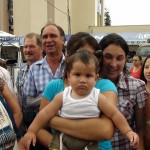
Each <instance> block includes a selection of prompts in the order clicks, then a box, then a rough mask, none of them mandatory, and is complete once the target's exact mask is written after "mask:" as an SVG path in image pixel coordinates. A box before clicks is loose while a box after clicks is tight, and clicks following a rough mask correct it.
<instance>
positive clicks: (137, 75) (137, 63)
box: [130, 55, 142, 79]
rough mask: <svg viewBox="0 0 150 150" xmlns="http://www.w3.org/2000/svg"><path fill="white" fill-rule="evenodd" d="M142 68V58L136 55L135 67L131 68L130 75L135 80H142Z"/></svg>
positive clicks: (134, 58) (134, 57)
mask: <svg viewBox="0 0 150 150" xmlns="http://www.w3.org/2000/svg"><path fill="white" fill-rule="evenodd" d="M141 67H142V57H141V56H138V55H135V56H133V66H132V67H131V68H130V75H131V76H133V77H134V78H137V79H140V75H141Z"/></svg>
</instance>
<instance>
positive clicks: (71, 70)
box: [0, 23, 150, 150]
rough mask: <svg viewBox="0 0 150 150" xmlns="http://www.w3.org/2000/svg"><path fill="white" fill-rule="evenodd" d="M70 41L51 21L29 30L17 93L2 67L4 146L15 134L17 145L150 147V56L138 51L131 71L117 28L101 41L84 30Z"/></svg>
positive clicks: (36, 148)
mask: <svg viewBox="0 0 150 150" xmlns="http://www.w3.org/2000/svg"><path fill="white" fill-rule="evenodd" d="M65 41H66V38H65V33H64V31H63V29H62V28H61V27H60V26H58V25H56V24H51V23H48V24H46V25H45V26H44V27H43V28H42V29H41V35H38V34H36V33H29V34H27V35H26V37H25V40H24V46H23V54H24V57H25V60H26V64H23V65H22V66H21V67H20V70H19V72H18V76H17V81H16V87H17V94H15V93H14V91H13V89H12V83H11V84H8V83H7V82H8V80H7V79H6V80H5V78H4V77H6V76H7V75H6V73H5V72H4V71H2V70H6V69H4V68H3V69H1V68H0V93H1V95H0V100H1V101H0V117H1V118H2V117H3V118H4V119H1V118H0V121H1V120H2V121H3V122H5V124H4V123H3V124H4V126H1V129H0V131H2V132H0V134H1V137H3V136H4V137H5V138H1V139H2V140H0V149H3V150H7V149H9V150H10V149H13V147H14V145H15V142H16V141H17V142H18V149H19V150H48V149H59V150H69V149H72V150H73V149H74V150H77V149H78V150H80V149H81V150H82V149H89V150H129V149H137V150H149V149H150V146H149V143H150V99H149V93H150V56H148V57H147V58H146V59H145V61H144V63H143V64H142V59H141V58H140V57H139V56H137V55H136V56H134V57H133V64H134V66H133V67H132V68H131V70H130V71H129V70H127V68H126V61H127V55H128V53H129V48H128V45H127V43H126V41H125V40H124V39H123V38H122V37H121V36H120V35H118V34H115V33H111V34H108V35H106V36H104V37H103V38H102V39H101V40H100V42H99V43H98V42H97V40H96V39H95V38H94V37H93V36H91V35H90V34H89V33H86V32H78V33H76V34H73V35H72V36H71V37H70V39H69V40H68V41H67V46H66V47H65V46H64V43H65ZM1 72H2V73H1ZM7 74H8V72H7ZM9 81H10V82H12V81H11V79H10V80H9ZM3 114H4V115H3ZM6 118H7V119H6ZM5 120H7V121H5ZM4 129H5V130H4ZM6 129H7V130H6ZM7 137H9V138H7Z"/></svg>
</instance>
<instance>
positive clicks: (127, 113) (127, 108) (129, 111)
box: [118, 99, 135, 121]
mask: <svg viewBox="0 0 150 150" xmlns="http://www.w3.org/2000/svg"><path fill="white" fill-rule="evenodd" d="M118 105H119V106H118V108H119V109H120V111H121V113H122V114H123V115H124V117H125V118H126V119H127V120H128V121H129V120H130V121H131V119H132V116H133V114H134V106H135V102H134V101H132V100H131V99H123V100H122V101H119V102H118Z"/></svg>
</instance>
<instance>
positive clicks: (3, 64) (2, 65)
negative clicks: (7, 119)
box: [0, 58, 7, 69]
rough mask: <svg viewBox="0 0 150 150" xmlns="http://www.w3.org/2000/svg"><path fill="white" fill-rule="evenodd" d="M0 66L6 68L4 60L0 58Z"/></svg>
mask: <svg viewBox="0 0 150 150" xmlns="http://www.w3.org/2000/svg"><path fill="white" fill-rule="evenodd" d="M0 66H1V67H3V68H5V69H7V64H6V61H5V60H4V59H2V58H0Z"/></svg>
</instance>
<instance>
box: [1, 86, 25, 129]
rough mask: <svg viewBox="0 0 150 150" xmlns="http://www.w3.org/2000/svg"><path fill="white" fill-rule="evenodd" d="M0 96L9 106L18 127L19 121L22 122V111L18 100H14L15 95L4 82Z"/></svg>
mask: <svg viewBox="0 0 150 150" xmlns="http://www.w3.org/2000/svg"><path fill="white" fill-rule="evenodd" d="M2 96H3V97H4V99H5V100H6V102H7V103H8V105H9V107H10V108H11V110H12V112H13V116H14V119H15V122H16V125H17V127H19V126H20V124H21V122H22V118H23V115H22V111H21V108H20V105H19V103H18V101H17V100H16V98H15V96H14V95H13V93H12V92H11V91H10V90H9V88H8V86H7V85H6V84H4V88H3V91H2Z"/></svg>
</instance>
